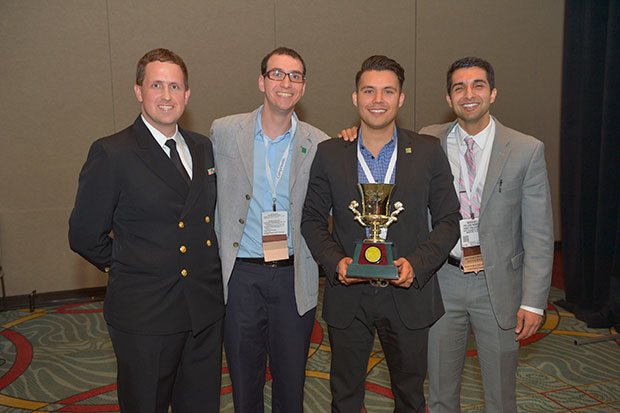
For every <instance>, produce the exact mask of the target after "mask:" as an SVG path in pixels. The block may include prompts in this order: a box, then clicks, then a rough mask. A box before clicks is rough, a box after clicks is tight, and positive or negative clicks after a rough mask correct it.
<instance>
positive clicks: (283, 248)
mask: <svg viewBox="0 0 620 413" xmlns="http://www.w3.org/2000/svg"><path fill="white" fill-rule="evenodd" d="M262 218H263V219H262V221H263V225H262V226H263V254H264V255H265V262H270V261H279V260H286V259H288V212H287V211H269V212H263V215H262Z"/></svg>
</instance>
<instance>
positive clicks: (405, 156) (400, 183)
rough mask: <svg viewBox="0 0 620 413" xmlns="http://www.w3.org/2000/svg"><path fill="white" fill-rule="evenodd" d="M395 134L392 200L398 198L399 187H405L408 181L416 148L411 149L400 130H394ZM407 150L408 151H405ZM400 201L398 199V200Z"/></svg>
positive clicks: (411, 145) (409, 142)
mask: <svg viewBox="0 0 620 413" xmlns="http://www.w3.org/2000/svg"><path fill="white" fill-rule="evenodd" d="M396 134H397V138H398V141H397V142H398V147H397V148H396V149H397V151H398V152H397V154H396V156H397V157H396V176H395V177H394V184H395V185H396V187H395V188H394V192H393V193H392V199H397V197H398V196H400V191H401V187H403V188H404V187H405V186H406V185H405V183H406V182H407V181H408V180H410V171H411V167H412V165H413V164H414V162H412V161H413V156H415V150H416V148H414V147H413V142H412V141H411V139H410V138H409V137H408V136H407V135H405V134H404V133H403V132H401V131H400V128H396ZM407 148H409V149H407ZM398 199H400V198H398Z"/></svg>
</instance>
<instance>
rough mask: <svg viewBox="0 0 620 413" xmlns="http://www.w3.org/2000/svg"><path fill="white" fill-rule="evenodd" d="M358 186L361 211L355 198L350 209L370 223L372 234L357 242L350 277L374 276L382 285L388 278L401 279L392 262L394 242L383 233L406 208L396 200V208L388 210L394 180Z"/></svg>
mask: <svg viewBox="0 0 620 413" xmlns="http://www.w3.org/2000/svg"><path fill="white" fill-rule="evenodd" d="M357 187H358V189H359V191H360V194H361V195H362V212H361V213H360V212H359V211H358V209H357V208H358V207H359V203H358V202H357V201H355V200H353V201H351V203H350V204H349V209H350V210H351V211H352V212H353V213H354V214H355V218H354V219H355V220H356V221H357V222H359V223H360V224H361V225H362V226H364V227H369V232H370V236H369V237H368V238H366V239H364V240H363V241H361V242H358V243H357V244H356V246H355V254H354V256H353V263H351V264H349V266H348V267H347V277H359V278H374V279H375V280H377V282H378V283H379V284H381V286H387V281H386V280H392V279H398V270H397V268H396V266H394V264H393V262H392V261H393V257H392V243H391V242H387V241H386V240H385V235H384V234H386V233H387V227H389V226H390V225H391V224H392V223H394V222H396V221H397V220H398V219H397V218H396V216H397V215H398V214H400V213H401V212H402V211H403V210H404V209H405V208H403V204H402V202H396V203H394V208H395V209H394V210H393V211H392V213H391V214H390V213H389V210H390V196H391V194H392V190H393V189H394V185H393V184H357ZM382 233H383V234H382ZM382 235H383V236H382Z"/></svg>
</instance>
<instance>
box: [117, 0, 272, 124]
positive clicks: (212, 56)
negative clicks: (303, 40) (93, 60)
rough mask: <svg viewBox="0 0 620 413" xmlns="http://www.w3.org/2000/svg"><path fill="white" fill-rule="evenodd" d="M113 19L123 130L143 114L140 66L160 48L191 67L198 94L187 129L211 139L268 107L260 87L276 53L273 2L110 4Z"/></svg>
mask: <svg viewBox="0 0 620 413" xmlns="http://www.w3.org/2000/svg"><path fill="white" fill-rule="evenodd" d="M109 11H110V43H111V47H110V49H111V60H112V74H113V80H114V82H113V85H114V103H115V105H114V113H115V118H116V129H117V130H120V129H122V128H124V127H125V126H127V125H128V124H129V123H131V122H133V121H134V119H135V117H136V116H137V114H138V112H139V110H140V109H139V105H138V103H137V101H136V98H135V95H134V92H133V85H134V83H135V71H136V63H137V61H138V59H139V58H140V57H141V56H142V55H143V54H144V53H145V52H147V51H148V50H150V49H153V48H156V47H165V48H168V49H170V50H172V51H174V52H175V53H178V54H179V55H180V56H181V57H182V58H183V60H185V63H186V64H187V66H188V70H189V83H190V89H191V91H192V94H191V97H190V102H189V105H188V107H187V109H186V111H185V115H184V116H183V118H182V119H181V125H182V126H184V127H186V128H189V129H193V130H196V131H198V132H201V133H203V134H208V132H209V127H210V125H211V122H212V121H213V120H214V119H216V118H218V117H222V116H225V115H229V114H232V113H238V112H245V111H249V110H252V109H253V108H255V107H256V106H258V105H259V104H260V103H262V95H260V93H259V91H258V88H257V79H258V75H259V74H260V61H261V59H262V57H263V56H264V55H265V54H266V53H268V52H269V51H270V50H271V49H273V47H274V46H273V45H274V36H273V33H274V6H273V1H267V0H259V1H251V0H235V1H210V2H204V1H202V0H187V1H176V2H163V1H156V2H153V1H150V0H140V1H133V2H126V1H123V0H110V1H109Z"/></svg>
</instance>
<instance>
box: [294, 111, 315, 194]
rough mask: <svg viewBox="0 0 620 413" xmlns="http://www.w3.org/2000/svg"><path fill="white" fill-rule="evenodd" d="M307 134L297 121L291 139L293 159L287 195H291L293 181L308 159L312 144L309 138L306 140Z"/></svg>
mask: <svg viewBox="0 0 620 413" xmlns="http://www.w3.org/2000/svg"><path fill="white" fill-rule="evenodd" d="M308 135H309V132H308V131H307V130H306V128H305V127H304V125H303V124H302V123H301V122H300V121H298V122H297V130H296V131H295V136H294V137H293V158H292V159H291V168H290V173H289V182H288V193H289V197H290V196H291V195H290V194H292V193H293V186H294V185H295V180H296V179H297V175H299V172H301V170H302V165H303V164H304V162H306V161H307V159H308V154H310V152H311V150H312V145H313V142H312V140H311V139H310V138H308Z"/></svg>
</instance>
